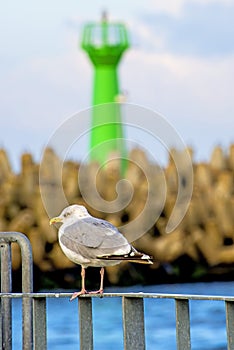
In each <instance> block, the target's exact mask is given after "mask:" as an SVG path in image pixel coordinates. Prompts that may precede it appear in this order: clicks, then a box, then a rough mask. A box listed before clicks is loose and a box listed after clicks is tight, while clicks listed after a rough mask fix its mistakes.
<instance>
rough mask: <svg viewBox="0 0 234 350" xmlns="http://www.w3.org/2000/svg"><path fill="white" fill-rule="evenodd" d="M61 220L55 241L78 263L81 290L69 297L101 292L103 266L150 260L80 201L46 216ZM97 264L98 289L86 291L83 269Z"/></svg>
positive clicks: (53, 222) (51, 222)
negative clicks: (54, 214)
mask: <svg viewBox="0 0 234 350" xmlns="http://www.w3.org/2000/svg"><path fill="white" fill-rule="evenodd" d="M55 223H61V224H62V225H61V226H60V228H59V231H58V238H59V244H60V246H61V249H62V251H63V252H64V254H65V255H66V256H67V257H68V259H70V260H71V261H73V262H74V263H75V264H78V265H81V291H80V292H75V293H74V294H73V295H72V297H71V300H73V299H75V298H76V297H79V296H80V295H82V294H87V293H97V294H98V293H101V294H102V293H103V279H104V266H113V265H116V264H119V263H120V262H121V261H123V260H125V261H130V262H136V263H141V264H152V263H153V262H152V257H150V256H149V255H146V254H144V253H141V252H138V251H137V250H136V249H135V248H134V247H133V246H132V245H131V244H130V243H129V242H128V241H127V239H126V238H125V237H124V236H123V235H122V234H121V233H120V232H119V231H118V229H117V228H116V227H115V226H113V225H112V224H111V223H110V222H108V221H105V220H101V219H98V218H95V217H93V216H91V215H90V214H89V213H88V211H87V209H86V208H85V207H84V206H82V205H76V204H74V205H70V206H68V207H67V208H65V209H64V210H63V211H62V212H61V214H60V215H59V216H57V217H54V218H52V219H51V220H50V225H52V224H55ZM88 266H94V267H101V270H100V274H101V282H100V289H99V290H98V291H95V292H87V291H86V289H85V269H86V268H87V267H88Z"/></svg>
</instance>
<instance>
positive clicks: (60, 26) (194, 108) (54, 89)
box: [0, 0, 234, 168]
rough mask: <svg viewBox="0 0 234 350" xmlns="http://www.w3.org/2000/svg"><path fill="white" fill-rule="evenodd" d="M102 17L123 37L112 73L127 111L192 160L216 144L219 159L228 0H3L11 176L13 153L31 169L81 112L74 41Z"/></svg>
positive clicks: (4, 142) (229, 44)
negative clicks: (151, 118) (155, 121)
mask: <svg viewBox="0 0 234 350" xmlns="http://www.w3.org/2000/svg"><path fill="white" fill-rule="evenodd" d="M103 10H106V11H108V14H109V19H110V21H120V22H124V23H125V24H126V26H127V28H128V32H129V37H130V42H131V47H130V48H129V50H128V51H127V52H126V53H125V54H124V56H123V58H122V60H121V64H120V66H119V81H120V87H121V91H123V92H124V93H125V94H126V96H127V102H129V103H130V104H133V105H139V106H143V107H144V108H146V109H150V110H153V111H156V112H158V113H160V114H161V115H162V116H164V117H165V118H166V119H167V120H168V122H169V123H170V124H171V125H172V126H173V127H174V128H175V130H176V132H178V134H179V135H180V137H181V138H182V139H183V140H184V142H185V144H186V145H188V146H191V147H192V148H193V149H194V159H195V160H196V161H207V160H209V158H210V155H211V152H212V150H213V148H214V146H216V145H221V146H222V147H223V148H224V150H225V151H227V150H228V147H229V145H230V143H232V142H234V96H233V95H234V41H233V38H234V26H233V20H234V0H167V1H162V0H145V1H141V0H135V1H133V0H125V1H123V0H119V1H118V2H117V1H114V0H108V1H107V0H102V1H99V0H97V1H93V0H86V1H85V2H84V1H79V0H76V1H75V0H70V1H69V2H64V1H61V0H56V1H55V0H50V1H49V2H48V1H45V0H41V1H40V2H32V1H29V0H22V1H20V2H19V1H16V0H9V1H7V2H4V3H3V4H2V6H1V13H0V26H1V30H0V47H1V55H0V77H1V79H0V116H1V117H0V118H1V119H0V126H1V132H0V147H3V148H5V149H6V150H7V152H8V154H9V158H10V160H11V162H12V165H13V167H15V168H17V167H18V166H19V158H20V155H21V154H22V153H23V152H31V153H32V154H33V155H34V157H35V159H36V160H40V156H41V153H42V151H43V148H44V147H45V146H46V145H47V143H48V140H49V139H50V137H51V135H53V133H54V132H55V130H56V129H57V128H58V127H59V126H60V125H61V124H63V123H64V122H66V120H68V118H70V117H71V116H73V115H74V114H76V113H80V111H83V110H86V109H87V108H89V107H90V105H91V101H92V100H91V95H92V82H93V80H92V79H93V68H92V66H91V64H90V62H89V60H88V58H87V56H86V54H85V53H84V51H82V49H81V48H80V40H81V33H82V28H83V26H84V24H85V23H87V22H90V21H98V20H99V19H100V15H101V12H102V11H103ZM148 127H149V128H150V126H148ZM134 137H135V138H136V142H137V140H138V139H141V138H142V136H141V135H139V136H137V135H136V134H134V135H132V138H133V139H134ZM146 139H147V137H146ZM141 141H142V140H141ZM83 147H86V146H82V147H81V149H80V153H79V152H77V160H79V157H80V156H82V152H85V150H84V149H83ZM147 147H150V146H149V145H147Z"/></svg>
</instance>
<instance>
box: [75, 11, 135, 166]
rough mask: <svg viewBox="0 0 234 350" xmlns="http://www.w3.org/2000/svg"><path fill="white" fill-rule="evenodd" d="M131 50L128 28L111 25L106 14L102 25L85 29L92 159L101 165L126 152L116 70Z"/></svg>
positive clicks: (116, 24) (84, 42)
mask: <svg viewBox="0 0 234 350" xmlns="http://www.w3.org/2000/svg"><path fill="white" fill-rule="evenodd" d="M128 47H129V42H128V36H127V31H126V28H125V26H124V25H123V24H122V23H109V22H108V20H107V16H106V14H105V13H104V14H103V16H102V19H101V21H100V23H90V24H87V25H85V27H84V31H83V37H82V48H83V49H84V50H85V51H86V52H87V54H88V56H89V58H90V60H91V62H92V64H93V66H94V83H93V101H92V104H93V106H94V108H93V112H92V122H91V133H90V159H91V160H93V161H97V162H98V163H100V164H104V163H105V162H106V161H107V160H108V159H109V157H110V155H111V154H113V153H118V154H119V156H120V158H121V157H123V154H124V150H125V145H124V138H123V128H122V123H121V111H120V105H119V104H118V97H119V95H120V92H119V83H118V73H117V67H118V64H119V62H120V60H121V57H122V55H123V53H124V51H125V50H126V49H127V48H128Z"/></svg>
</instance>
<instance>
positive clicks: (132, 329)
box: [122, 297, 145, 350]
mask: <svg viewBox="0 0 234 350" xmlns="http://www.w3.org/2000/svg"><path fill="white" fill-rule="evenodd" d="M122 307H123V333H124V334H123V335H124V349H125V350H145V325H144V300H143V298H134V297H133V298H132V297H123V298H122Z"/></svg>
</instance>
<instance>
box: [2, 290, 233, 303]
mask: <svg viewBox="0 0 234 350" xmlns="http://www.w3.org/2000/svg"><path fill="white" fill-rule="evenodd" d="M72 295H73V293H70V292H34V293H0V298H6V297H7V298H13V299H14V298H23V297H24V298H71V297H72ZM122 297H127V298H141V299H148V298H151V299H174V300H175V299H183V300H213V301H231V302H234V296H230V295H208V294H207V295H205V294H174V293H143V292H134V293H132V292H129V293H128V292H124V293H103V294H84V295H81V296H80V297H79V298H77V300H79V299H83V298H99V299H102V298H122Z"/></svg>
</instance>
